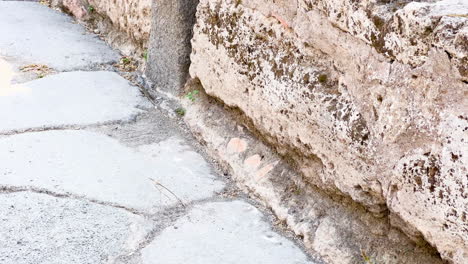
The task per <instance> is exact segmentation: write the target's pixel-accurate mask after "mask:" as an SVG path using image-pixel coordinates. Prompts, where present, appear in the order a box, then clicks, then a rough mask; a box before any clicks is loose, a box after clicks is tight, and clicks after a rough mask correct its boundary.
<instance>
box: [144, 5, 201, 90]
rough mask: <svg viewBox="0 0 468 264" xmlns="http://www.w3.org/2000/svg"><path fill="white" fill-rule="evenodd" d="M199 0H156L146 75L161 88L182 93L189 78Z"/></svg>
mask: <svg viewBox="0 0 468 264" xmlns="http://www.w3.org/2000/svg"><path fill="white" fill-rule="evenodd" d="M197 5H198V0H189V1H187V0H176V1H174V0H161V1H154V2H153V26H152V29H151V37H150V44H149V60H148V66H147V71H146V75H147V76H148V77H149V78H150V79H151V80H152V81H153V83H154V85H155V87H156V88H157V89H161V90H164V91H166V92H170V93H173V94H178V93H179V92H180V91H181V88H182V87H183V85H184V84H185V82H186V81H187V78H188V68H189V66H190V52H191V44H190V40H191V38H192V31H193V25H194V24H195V12H196V7H197Z"/></svg>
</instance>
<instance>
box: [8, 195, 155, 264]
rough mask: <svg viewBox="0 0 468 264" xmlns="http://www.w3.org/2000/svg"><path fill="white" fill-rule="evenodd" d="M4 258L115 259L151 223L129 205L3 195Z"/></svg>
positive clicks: (19, 261)
mask: <svg viewBox="0 0 468 264" xmlns="http://www.w3.org/2000/svg"><path fill="white" fill-rule="evenodd" d="M0 224H1V227H2V228H0V263H2V264H3V263H4V264H10V263H15V264H31V263H48V264H62V263H67V264H74V263H76V264H88V263H89V264H94V263H110V262H111V261H112V260H114V259H115V258H117V257H118V256H120V255H122V254H129V253H131V252H132V251H134V250H136V249H137V248H138V245H139V243H140V242H141V241H142V240H144V239H145V237H146V234H148V233H149V232H150V228H151V223H150V222H149V221H147V220H145V219H144V218H143V217H141V216H137V215H134V214H131V213H129V212H127V211H125V210H122V209H118V208H113V207H109V206H103V205H98V204H93V203H89V202H86V201H80V200H75V199H67V198H57V197H53V196H49V195H45V194H37V193H30V192H19V193H4V194H1V195H0Z"/></svg>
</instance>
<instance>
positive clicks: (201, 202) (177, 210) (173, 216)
mask: <svg viewBox="0 0 468 264" xmlns="http://www.w3.org/2000/svg"><path fill="white" fill-rule="evenodd" d="M0 4H1V2H0ZM2 10H4V11H5V9H3V8H0V13H2ZM8 12H11V10H9V11H8ZM33 12H36V11H33ZM41 12H42V11H41ZM60 15H62V16H63V14H60ZM0 17H2V16H1V15H0ZM1 19H2V18H0V22H1ZM0 24H1V23H0ZM29 30H30V29H29ZM0 32H2V28H1V27H0ZM1 45H2V42H1V41H0V50H1ZM107 49H109V48H108V47H107ZM107 63H110V62H107ZM90 65H93V66H92V67H91V68H90V67H88V66H87V67H88V68H86V70H90V69H95V68H97V67H110V68H112V67H111V66H109V65H107V64H102V65H99V66H97V64H96V63H90ZM49 66H52V67H53V65H49ZM73 69H75V68H68V69H66V68H60V67H58V68H57V69H56V70H58V71H59V72H64V71H69V70H73ZM59 74H60V73H59ZM54 76H56V75H54ZM50 77H52V76H50ZM46 78H48V77H46ZM0 99H1V98H0ZM135 108H138V106H135ZM140 115H142V113H138V114H136V115H134V116H133V118H130V119H128V120H115V121H106V122H101V123H92V124H85V125H76V124H68V125H58V126H47V127H41V128H28V129H26V130H23V131H16V132H14V133H21V132H22V133H24V132H32V131H34V130H42V131H44V132H53V131H50V130H56V129H58V130H61V131H62V132H66V130H67V128H72V129H77V130H78V129H83V128H86V129H89V128H94V129H96V130H100V128H101V127H103V126H111V125H114V124H115V125H122V124H134V123H135V122H136V119H137V118H138V116H140ZM11 133H13V132H11ZM28 134H33V133H28ZM23 135H25V134H23ZM19 136H22V135H19ZM12 137H16V135H11V136H8V137H5V138H1V137H0V142H1V141H2V140H3V139H10V138H12ZM141 147H143V148H145V147H148V146H145V145H142V146H141ZM0 151H1V150H0ZM0 156H1V155H0ZM2 188H3V189H2ZM24 191H28V192H32V193H38V194H46V195H49V196H52V197H56V198H64V199H77V200H82V201H84V202H90V203H96V204H99V205H104V206H110V207H114V208H116V209H123V210H126V211H127V212H129V213H132V214H137V215H141V216H143V217H145V218H153V220H154V218H155V217H157V216H160V214H163V215H164V214H166V215H165V217H167V218H168V219H169V220H171V221H168V222H165V221H164V220H161V221H159V222H154V225H153V229H152V230H151V231H150V232H149V233H148V235H147V236H146V237H145V239H143V241H141V243H139V246H138V247H137V250H136V251H134V252H133V253H132V254H133V255H134V254H138V252H140V250H142V249H144V248H146V247H147V246H148V245H150V244H151V243H152V242H153V239H155V238H157V236H158V235H159V234H160V233H162V232H164V231H165V229H166V228H165V227H169V226H173V223H174V222H175V221H178V220H179V219H180V217H182V216H185V215H186V214H190V212H192V211H193V210H194V208H199V207H200V206H205V205H206V204H209V203H213V202H216V201H217V200H219V199H220V198H219V197H218V196H217V195H216V192H214V193H212V194H211V196H207V197H206V198H203V199H195V200H192V201H191V202H190V203H188V204H187V208H183V207H181V206H180V205H177V204H175V206H168V207H165V208H164V210H161V211H157V212H155V213H154V214H150V213H147V212H146V211H145V210H143V211H140V210H137V209H134V208H131V207H127V206H125V205H121V204H120V203H113V202H109V201H101V200H98V199H92V198H88V197H86V196H81V195H78V194H72V193H71V192H65V193H60V192H54V191H51V190H49V189H45V188H37V187H34V186H31V187H12V186H4V187H0V192H4V193H7V192H10V193H19V192H24ZM155 191H157V190H155ZM213 195H214V196H213ZM222 202H225V201H222ZM234 202H235V201H234ZM225 203H232V201H231V202H225ZM255 210H257V211H258V209H255ZM259 214H260V212H259ZM162 222H165V223H163V224H161V223H162ZM158 223H159V224H161V226H159V224H158ZM264 224H265V225H266V226H268V225H269V223H268V221H264ZM299 251H300V250H299ZM302 254H303V253H302Z"/></svg>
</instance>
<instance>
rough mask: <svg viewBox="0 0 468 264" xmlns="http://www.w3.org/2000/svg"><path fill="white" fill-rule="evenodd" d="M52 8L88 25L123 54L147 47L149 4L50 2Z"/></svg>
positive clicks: (135, 0) (140, 0)
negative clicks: (88, 23) (90, 24)
mask: <svg viewBox="0 0 468 264" xmlns="http://www.w3.org/2000/svg"><path fill="white" fill-rule="evenodd" d="M51 4H52V6H53V7H59V8H61V9H63V10H65V11H66V12H68V13H71V14H72V15H73V16H75V17H76V18H77V19H79V20H83V21H88V22H91V23H92V24H93V26H94V27H96V28H97V29H98V30H99V31H100V32H101V33H104V34H105V37H106V38H107V40H108V41H109V42H110V43H111V44H113V45H115V46H117V47H118V48H119V49H121V50H122V51H123V52H124V53H132V52H133V51H134V50H135V49H137V50H139V51H141V50H143V49H145V48H146V47H147V44H148V40H149V36H150V29H151V0H120V1H118V2H116V1H115V0H52V1H51Z"/></svg>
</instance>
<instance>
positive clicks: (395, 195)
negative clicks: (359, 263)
mask: <svg viewBox="0 0 468 264" xmlns="http://www.w3.org/2000/svg"><path fill="white" fill-rule="evenodd" d="M467 13H468V4H467V3H466V2H465V1H456V0H443V1H368V0H365V1H351V0H322V1H309V0H300V1H294V2H291V1H286V0H281V1H267V0H261V1H258V0H255V1H253V0H242V1H238V0H236V1H230V0H228V1H220V0H202V1H200V4H199V6H198V12H197V24H196V26H195V32H194V34H195V35H194V38H193V41H192V45H193V52H192V56H191V59H192V65H191V69H190V73H191V75H192V77H195V78H198V79H200V81H201V83H202V85H203V87H204V89H205V90H206V92H207V93H208V94H209V95H211V96H213V97H216V98H218V99H220V100H221V101H222V102H223V103H224V104H226V105H228V106H230V107H233V108H237V109H239V110H241V112H242V113H243V114H244V115H245V117H247V119H248V120H249V123H250V124H251V128H253V129H254V130H255V131H256V132H257V134H258V135H260V136H262V137H263V138H264V140H266V141H267V142H269V143H270V144H272V145H274V146H275V147H276V149H277V150H278V152H279V153H280V154H282V155H283V156H285V157H287V159H288V160H290V161H291V162H292V164H293V165H295V167H296V168H297V169H298V170H299V171H300V172H301V173H302V175H303V177H304V178H305V179H306V180H307V182H309V183H310V184H312V185H315V186H317V187H319V188H320V189H322V190H325V191H326V192H327V193H329V194H332V195H333V194H338V195H342V194H344V195H346V196H349V197H351V198H352V199H353V200H354V201H356V202H359V203H361V204H362V205H364V206H365V207H366V208H367V210H369V211H371V212H373V213H374V215H376V216H388V219H389V220H390V222H391V223H392V224H393V225H394V226H397V227H399V228H400V229H401V230H402V231H404V232H405V233H406V234H407V235H408V236H409V237H411V238H412V239H413V240H415V241H421V240H423V239H424V240H426V241H428V242H429V243H430V244H431V245H433V246H434V247H436V248H437V250H438V251H439V252H440V254H441V256H442V257H443V258H444V259H447V260H449V261H451V262H453V263H466V262H467V261H468V213H467V212H468V177H467V164H468V151H467V150H468V142H467V130H468V96H467V95H468V84H467V80H468V76H467V69H466V65H467V63H466V62H467V58H468V18H467V15H466V14H467Z"/></svg>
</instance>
